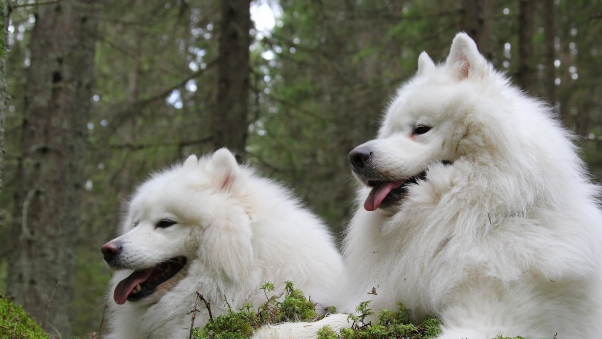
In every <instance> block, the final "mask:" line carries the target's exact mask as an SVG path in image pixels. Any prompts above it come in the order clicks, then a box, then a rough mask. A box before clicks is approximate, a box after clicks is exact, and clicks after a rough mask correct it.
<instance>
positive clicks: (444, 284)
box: [257, 33, 602, 339]
mask: <svg viewBox="0 0 602 339" xmlns="http://www.w3.org/2000/svg"><path fill="white" fill-rule="evenodd" d="M418 66H419V67H418V72H417V74H416V75H415V76H414V77H413V78H412V79H411V80H409V81H408V82H407V83H405V84H404V85H403V86H402V87H401V88H400V89H399V91H398V92H397V95H396V97H395V98H394V100H393V101H392V102H391V104H390V106H389V108H388V111H387V113H386V116H385V117H384V120H383V121H382V126H381V128H380V131H379V134H378V137H377V139H375V140H372V141H369V142H367V143H365V144H363V145H361V146H360V147H363V149H364V150H368V151H369V152H370V153H371V155H370V159H369V160H366V164H367V165H366V166H367V167H370V168H369V171H368V173H367V174H366V173H365V172H362V171H361V170H360V171H356V176H357V177H358V178H359V179H360V181H363V182H364V183H365V184H367V185H370V182H369V181H368V180H370V179H371V178H370V174H375V173H376V174H377V177H378V178H380V179H381V180H384V179H387V180H391V181H393V180H400V179H405V178H408V177H411V176H414V175H416V174H417V173H420V172H422V171H424V170H426V177H425V178H423V179H420V180H418V182H417V183H416V184H412V185H409V186H408V187H407V189H408V191H407V194H406V195H405V196H404V197H403V199H401V200H400V201H398V202H395V203H394V204H393V205H391V206H386V207H384V208H380V209H377V210H376V211H373V212H369V211H366V210H364V209H363V208H361V207H360V208H359V209H358V211H357V213H356V215H355V216H354V218H353V220H352V221H351V223H350V225H349V228H348V233H347V236H346V239H345V242H344V251H343V252H344V258H345V263H346V274H347V278H346V281H347V287H346V288H345V289H344V291H345V295H344V296H342V299H341V300H342V303H343V305H344V306H343V310H345V311H347V312H353V311H354V308H355V307H356V306H357V305H358V304H359V302H361V301H365V300H372V303H371V304H370V306H371V307H372V308H373V309H374V310H375V311H376V312H378V310H380V309H396V308H397V305H396V303H397V302H403V303H404V304H405V306H406V307H407V308H408V309H410V310H411V313H412V315H413V317H414V318H416V319H421V318H423V317H424V316H425V315H433V316H436V317H439V318H440V319H441V321H442V323H443V333H442V334H441V335H440V336H439V338H450V339H451V338H453V339H460V338H470V339H485V338H494V337H496V336H498V335H503V336H523V337H525V338H529V339H540V338H554V337H555V335H557V338H563V339H564V338H580V339H599V338H602V268H601V267H602V266H601V262H602V261H601V235H602V232H601V231H602V216H601V213H600V209H599V206H598V201H597V196H598V193H599V188H598V187H597V186H596V185H594V184H593V183H592V182H591V181H590V179H589V177H588V175H587V173H586V170H585V166H584V164H583V162H582V161H581V159H580V158H579V156H578V155H577V151H576V148H575V146H574V145H573V143H572V136H571V135H570V133H569V132H567V131H566V130H565V129H564V128H562V127H561V126H560V123H559V122H558V121H556V120H555V119H554V117H553V113H552V111H551V110H550V108H549V107H547V106H546V105H545V104H543V103H542V102H539V101H537V100H534V99H532V98H530V97H528V96H527V95H525V94H524V93H522V92H521V91H520V90H518V89H517V88H515V87H514V86H512V85H511V84H510V83H509V81H508V80H507V79H506V78H505V77H504V76H503V75H502V74H500V73H498V72H496V71H495V70H494V69H493V68H492V66H491V65H490V64H489V63H488V62H487V61H486V60H485V59H484V58H483V56H481V55H480V53H479V52H478V50H477V46H476V45H475V43H474V41H473V40H471V39H470V38H469V37H468V36H467V35H466V34H463V33H460V34H458V35H457V36H456V38H455V39H454V41H453V43H452V46H451V51H450V54H449V56H448V58H447V60H446V62H445V63H444V64H441V65H435V63H434V62H433V61H432V60H431V59H430V58H429V56H428V55H427V54H426V53H422V54H421V55H420V57H419V60H418ZM418 126H428V127H430V130H428V131H427V132H424V130H422V131H420V132H419V133H418V132H417V131H418V130H417V127H418ZM441 161H450V162H451V164H446V163H442V162H441ZM372 179H373V178H372ZM370 190H371V189H370V188H362V189H360V191H359V194H358V204H359V205H360V206H361V205H362V203H363V201H364V200H365V199H366V197H367V196H369V192H370ZM372 288H375V289H376V292H377V295H373V294H368V292H370V291H372ZM324 325H329V326H331V327H333V328H340V327H343V326H349V324H347V321H346V316H345V315H343V314H340V315H333V316H331V317H328V318H326V319H324V320H322V321H320V322H317V323H314V324H311V325H310V324H286V325H283V326H280V327H273V328H267V329H264V330H263V331H261V332H260V333H258V334H257V336H258V337H269V336H280V337H291V338H301V337H306V338H309V337H313V336H315V334H312V333H311V332H312V330H313V331H314V333H315V330H316V329H318V328H321V327H322V326H324Z"/></svg>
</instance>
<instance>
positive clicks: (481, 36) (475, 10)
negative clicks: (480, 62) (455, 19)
mask: <svg viewBox="0 0 602 339" xmlns="http://www.w3.org/2000/svg"><path fill="white" fill-rule="evenodd" d="M462 8H463V11H462V30H463V31H464V32H466V33H467V34H468V35H470V37H471V38H472V39H473V40H474V41H475V42H476V43H477V46H478V47H479V51H480V52H481V53H482V54H483V55H484V56H485V57H486V58H487V60H491V59H492V58H493V50H492V45H491V40H492V39H491V36H492V28H493V15H492V14H493V0H464V1H463V3H462Z"/></svg>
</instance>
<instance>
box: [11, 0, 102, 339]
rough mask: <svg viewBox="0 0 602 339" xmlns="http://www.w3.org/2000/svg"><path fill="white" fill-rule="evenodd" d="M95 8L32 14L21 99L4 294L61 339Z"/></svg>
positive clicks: (65, 331) (84, 4) (65, 329)
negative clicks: (12, 212)
mask: <svg viewBox="0 0 602 339" xmlns="http://www.w3.org/2000/svg"><path fill="white" fill-rule="evenodd" d="M96 9H97V7H96V3H95V1H93V0H88V1H79V2H77V3H75V2H56V3H52V4H47V5H43V6H36V7H35V9H34V12H35V26H34V28H33V32H32V41H31V64H30V67H29V69H28V72H27V88H26V92H25V95H24V97H23V101H24V102H23V105H24V118H23V125H22V139H21V146H22V151H21V152H22V153H21V161H20V163H19V167H18V171H17V175H18V182H19V187H18V189H17V190H16V191H15V205H14V206H15V210H14V215H15V217H14V220H16V221H17V222H14V224H13V229H12V237H11V238H12V239H13V247H12V251H11V253H10V256H11V258H10V259H9V267H8V275H7V277H8V279H7V280H8V281H7V292H8V293H9V295H12V296H13V297H14V300H15V302H17V303H19V304H21V305H23V306H24V308H25V309H26V310H27V311H28V312H29V313H30V314H31V315H32V316H34V317H35V318H36V319H37V320H38V321H39V322H40V323H41V325H42V327H43V328H44V329H45V330H46V331H47V332H49V333H52V334H53V335H56V336H58V337H62V338H70V337H71V317H72V315H73V313H72V308H71V306H72V300H73V291H74V283H75V281H74V278H75V256H76V253H75V252H76V248H77V246H76V243H77V231H78V228H79V227H80V222H79V220H80V218H79V215H80V213H81V211H80V210H79V206H80V201H81V197H82V193H83V192H82V189H83V183H84V181H85V180H84V177H83V174H84V171H83V169H84V162H83V160H84V159H85V155H86V132H87V127H86V124H87V123H88V117H89V115H90V103H91V100H90V98H91V95H92V81H93V77H92V74H93V73H92V71H93V60H94V46H95V39H96V20H95V18H94V16H95V14H96V13H95V12H96Z"/></svg>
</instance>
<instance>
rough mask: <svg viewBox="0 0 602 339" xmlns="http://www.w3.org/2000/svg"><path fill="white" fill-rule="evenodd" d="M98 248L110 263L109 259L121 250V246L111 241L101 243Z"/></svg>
mask: <svg viewBox="0 0 602 339" xmlns="http://www.w3.org/2000/svg"><path fill="white" fill-rule="evenodd" d="M100 250H101V252H102V254H103V255H104V258H105V261H106V262H107V263H109V264H110V263H111V261H113V259H115V256H117V254H119V252H121V246H119V245H118V244H116V243H114V242H112V241H109V242H108V243H106V244H104V245H102V247H101V248H100Z"/></svg>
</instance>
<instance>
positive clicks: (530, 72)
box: [516, 0, 537, 95]
mask: <svg viewBox="0 0 602 339" xmlns="http://www.w3.org/2000/svg"><path fill="white" fill-rule="evenodd" d="M534 34H535V1H532V0H519V9H518V71H517V72H516V78H517V80H518V83H519V84H520V85H521V86H522V88H523V89H524V90H525V91H527V92H529V93H530V94H532V95H535V94H537V91H536V82H535V80H536V79H535V76H536V74H535V71H536V64H535V58H534V51H533V37H534Z"/></svg>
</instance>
